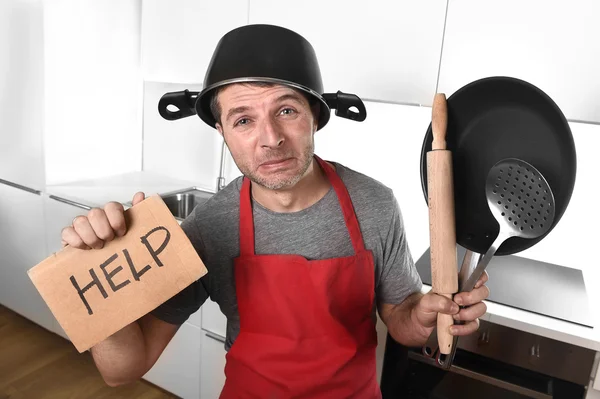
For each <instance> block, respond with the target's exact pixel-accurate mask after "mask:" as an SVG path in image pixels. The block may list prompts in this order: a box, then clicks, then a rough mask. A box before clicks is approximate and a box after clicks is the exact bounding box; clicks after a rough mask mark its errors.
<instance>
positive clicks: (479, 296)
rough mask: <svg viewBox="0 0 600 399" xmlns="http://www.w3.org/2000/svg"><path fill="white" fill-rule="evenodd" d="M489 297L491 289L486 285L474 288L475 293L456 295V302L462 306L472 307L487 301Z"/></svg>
mask: <svg viewBox="0 0 600 399" xmlns="http://www.w3.org/2000/svg"><path fill="white" fill-rule="evenodd" d="M488 296H490V289H489V288H488V286H487V285H484V286H482V287H479V288H474V289H473V291H469V292H460V293H458V294H456V295H454V302H456V303H458V304H459V305H460V306H471V305H474V304H476V303H478V302H481V301H483V300H485V299H486V298H487V297H488Z"/></svg>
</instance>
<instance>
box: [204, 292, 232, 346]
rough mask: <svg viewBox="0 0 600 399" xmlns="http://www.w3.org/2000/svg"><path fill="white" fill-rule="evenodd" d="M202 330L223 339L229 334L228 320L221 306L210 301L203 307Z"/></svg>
mask: <svg viewBox="0 0 600 399" xmlns="http://www.w3.org/2000/svg"><path fill="white" fill-rule="evenodd" d="M202 329H203V330H206V331H208V332H211V333H213V334H217V335H219V336H221V337H224V336H225V335H226V333H227V318H226V317H225V315H224V314H223V313H222V312H221V309H220V308H219V305H218V304H217V303H216V302H213V301H211V300H210V299H207V300H206V302H204V304H203V305H202Z"/></svg>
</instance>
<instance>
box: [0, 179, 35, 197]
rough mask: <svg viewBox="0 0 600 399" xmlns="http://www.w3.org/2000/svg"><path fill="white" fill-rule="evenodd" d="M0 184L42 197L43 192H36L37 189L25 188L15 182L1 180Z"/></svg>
mask: <svg viewBox="0 0 600 399" xmlns="http://www.w3.org/2000/svg"><path fill="white" fill-rule="evenodd" d="M0 183H1V184H5V185H7V186H11V187H14V188H18V189H19V190H23V191H27V192H28V193H32V194H37V195H41V194H42V192H41V191H39V190H35V189H33V188H29V187H25V186H22V185H20V184H17V183H13V182H11V181H8V180H4V179H0Z"/></svg>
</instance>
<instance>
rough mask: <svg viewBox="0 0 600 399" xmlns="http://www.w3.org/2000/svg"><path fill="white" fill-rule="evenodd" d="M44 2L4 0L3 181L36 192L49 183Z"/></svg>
mask: <svg viewBox="0 0 600 399" xmlns="http://www.w3.org/2000/svg"><path fill="white" fill-rule="evenodd" d="M42 3H43V2H42V1H41V0H29V1H22V0H2V1H0V54H2V55H1V56H0V88H2V89H1V90H0V109H1V110H2V112H1V115H2V116H1V117H0V179H4V180H8V181H12V182H14V183H18V184H21V185H23V186H26V187H31V188H33V189H36V190H43V188H44V184H45V172H44V158H43V144H42V143H43V138H42V128H43V118H44V112H43V103H44V90H43V87H44V84H43V82H44V33H43V24H42V20H43V4H42Z"/></svg>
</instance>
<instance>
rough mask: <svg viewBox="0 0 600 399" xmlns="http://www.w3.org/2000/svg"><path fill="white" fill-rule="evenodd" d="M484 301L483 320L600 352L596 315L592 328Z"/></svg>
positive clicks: (426, 287)
mask: <svg viewBox="0 0 600 399" xmlns="http://www.w3.org/2000/svg"><path fill="white" fill-rule="evenodd" d="M430 290H431V286H429V285H426V284H423V289H422V290H421V292H423V293H427V292H429V291H430ZM485 304H486V305H487V312H486V314H485V315H483V317H482V319H483V320H486V321H489V322H491V323H495V324H499V325H503V326H506V327H510V328H514V329H517V330H521V331H525V332H529V333H532V334H536V335H540V336H543V337H547V338H551V339H555V340H557V341H562V342H567V343H570V344H573V345H577V346H582V347H584V348H588V349H592V350H595V351H600V321H599V320H598V315H597V314H594V315H592V317H593V324H594V326H595V328H590V327H585V326H582V325H579V324H575V323H569V322H567V321H563V320H558V319H555V318H552V317H548V316H543V315H540V314H537V313H532V312H528V311H525V310H521V309H516V308H513V307H510V306H506V305H501V304H498V303H494V302H489V301H485Z"/></svg>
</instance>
